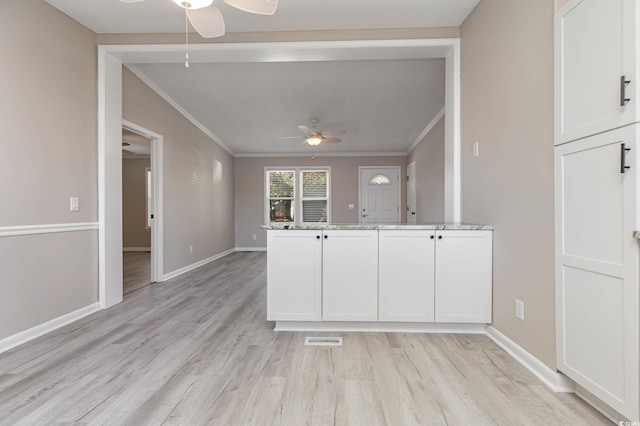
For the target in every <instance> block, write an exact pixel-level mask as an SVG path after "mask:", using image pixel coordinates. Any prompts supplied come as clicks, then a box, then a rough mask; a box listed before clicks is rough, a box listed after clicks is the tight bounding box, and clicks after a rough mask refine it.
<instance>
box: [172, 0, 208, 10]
mask: <svg viewBox="0 0 640 426" xmlns="http://www.w3.org/2000/svg"><path fill="white" fill-rule="evenodd" d="M173 2H174V3H175V4H177V5H178V6H180V7H183V8H185V9H190V10H196V9H202V8H203V7H207V6H210V5H211V3H213V0H189V1H185V0H173Z"/></svg>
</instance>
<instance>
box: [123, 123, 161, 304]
mask: <svg viewBox="0 0 640 426" xmlns="http://www.w3.org/2000/svg"><path fill="white" fill-rule="evenodd" d="M151 143H152V139H151V138H148V137H146V136H145V135H142V134H140V133H137V132H135V131H132V130H130V129H128V128H127V127H125V126H123V127H122V293H123V295H124V294H127V293H130V292H132V291H135V290H138V289H140V288H143V287H146V286H148V285H150V284H152V283H153V280H152V279H151V227H152V225H153V224H152V221H153V207H152V203H153V198H152V191H151V186H152V185H151V184H152V170H151Z"/></svg>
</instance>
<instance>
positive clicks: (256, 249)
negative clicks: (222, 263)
mask: <svg viewBox="0 0 640 426" xmlns="http://www.w3.org/2000/svg"><path fill="white" fill-rule="evenodd" d="M235 251H267V248H266V247H236V248H235Z"/></svg>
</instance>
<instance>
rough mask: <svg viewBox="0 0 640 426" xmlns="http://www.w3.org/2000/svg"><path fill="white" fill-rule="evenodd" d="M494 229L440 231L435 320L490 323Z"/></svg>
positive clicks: (437, 238)
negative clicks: (492, 230)
mask: <svg viewBox="0 0 640 426" xmlns="http://www.w3.org/2000/svg"><path fill="white" fill-rule="evenodd" d="M492 240H493V233H492V232H491V231H454V230H451V231H437V232H436V239H435V241H436V244H435V253H436V256H435V258H436V261H435V321H436V322H446V323H490V322H491V290H492V265H491V263H492V249H493V242H492Z"/></svg>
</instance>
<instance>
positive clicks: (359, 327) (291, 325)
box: [274, 321, 486, 334]
mask: <svg viewBox="0 0 640 426" xmlns="http://www.w3.org/2000/svg"><path fill="white" fill-rule="evenodd" d="M485 326H486V324H450V323H446V324H445V323H433V322H426V323H419V322H362V321H358V322H353V321H276V322H275V327H274V331H331V332H349V333H350V332H376V333H387V332H393V333H457V334H484V333H485Z"/></svg>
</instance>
